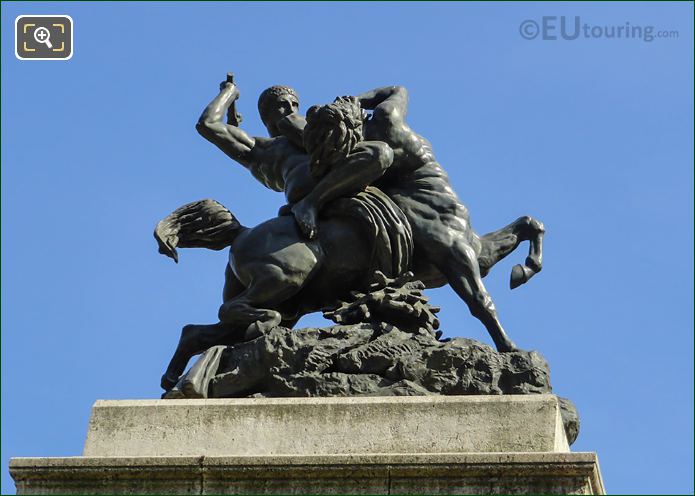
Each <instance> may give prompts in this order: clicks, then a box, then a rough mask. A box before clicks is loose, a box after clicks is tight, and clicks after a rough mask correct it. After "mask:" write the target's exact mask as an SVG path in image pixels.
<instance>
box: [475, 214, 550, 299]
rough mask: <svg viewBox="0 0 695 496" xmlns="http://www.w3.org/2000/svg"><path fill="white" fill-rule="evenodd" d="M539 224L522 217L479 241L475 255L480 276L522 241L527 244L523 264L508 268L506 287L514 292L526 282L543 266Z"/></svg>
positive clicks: (542, 228) (541, 224)
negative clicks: (507, 285) (527, 249)
mask: <svg viewBox="0 0 695 496" xmlns="http://www.w3.org/2000/svg"><path fill="white" fill-rule="evenodd" d="M544 233H545V228H544V227H543V223H542V222H540V221H538V220H537V219H534V218H533V217H529V216H524V217H519V218H518V219H517V220H515V221H514V222H512V223H511V224H509V225H508V226H505V227H503V228H502V229H499V230H497V231H493V232H491V233H488V234H486V235H485V236H483V237H481V238H480V243H481V250H480V254H479V255H478V262H479V265H480V272H481V274H482V276H483V277H484V276H485V275H487V273H488V272H489V271H490V269H491V268H492V267H493V266H494V265H495V264H496V263H497V262H499V261H500V260H502V259H503V258H505V257H506V256H507V255H509V254H510V253H511V252H513V251H514V250H515V249H516V248H517V246H519V244H520V243H521V242H522V241H529V254H528V256H527V257H526V261H525V262H524V265H521V264H517V265H515V266H514V267H512V273H511V277H510V281H509V286H510V287H511V288H512V289H514V288H516V287H519V286H521V285H522V284H524V283H526V282H528V280H529V279H531V277H533V276H534V275H535V274H537V273H538V272H540V271H541V269H542V267H543V265H542V262H543V234H544Z"/></svg>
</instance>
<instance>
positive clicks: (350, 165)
mask: <svg viewBox="0 0 695 496" xmlns="http://www.w3.org/2000/svg"><path fill="white" fill-rule="evenodd" d="M238 97H239V91H238V88H237V86H236V85H235V84H234V82H233V79H232V77H231V75H228V77H227V80H226V81H224V82H223V83H222V84H221V85H220V93H219V94H218V95H217V97H216V98H215V99H214V100H213V101H212V102H210V104H209V105H208V106H207V107H206V109H205V110H204V112H203V114H202V115H201V117H200V120H199V122H198V125H197V129H198V131H199V132H200V134H201V135H202V136H203V137H205V138H206V139H208V140H209V141H210V142H212V143H213V144H215V145H216V146H217V147H219V148H220V149H221V150H222V151H223V152H225V153H226V154H227V155H228V156H230V157H231V158H232V159H234V160H236V161H238V162H239V163H241V164H242V165H243V166H244V167H246V168H248V169H249V170H250V171H251V172H252V174H253V175H254V177H256V178H257V179H258V180H259V181H260V182H261V183H262V184H264V185H265V186H266V187H269V188H271V189H274V190H276V191H284V193H285V196H286V198H287V201H288V204H287V205H286V206H285V207H283V208H282V209H281V212H280V215H279V216H278V217H275V218H272V219H270V220H269V221H266V222H264V223H262V224H260V225H258V226H256V227H254V228H250V229H249V228H245V227H243V226H241V224H240V223H239V222H238V221H237V219H236V218H235V217H234V216H233V215H232V214H231V213H230V212H229V211H228V210H227V209H225V208H224V207H223V206H221V205H220V204H219V203H217V202H215V201H213V200H204V201H201V202H195V203H192V204H188V205H185V206H183V207H181V208H180V209H178V210H176V211H174V212H173V213H172V214H171V215H169V216H168V217H167V218H166V219H164V220H163V221H161V222H160V223H159V224H158V225H157V228H156V230H155V237H156V239H157V241H158V243H159V247H160V252H161V253H163V254H165V255H167V256H170V257H172V258H174V259H175V260H177V261H178V255H177V252H176V248H177V247H204V248H210V249H216V250H219V249H223V248H225V247H229V248H230V257H229V264H228V267H227V271H226V281H225V290H224V296H223V300H224V301H223V303H222V306H221V307H220V310H219V322H218V323H217V324H212V325H188V326H185V327H184V329H183V331H182V333H181V338H180V340H179V343H178V346H177V349H176V351H175V353H174V356H173V357H172V359H171V362H170V364H169V366H168V368H167V371H166V373H165V374H164V376H163V377H162V387H163V388H164V389H165V390H169V389H171V388H172V387H173V386H174V384H176V382H177V381H178V379H179V377H180V375H181V374H182V373H183V371H184V369H185V367H186V364H187V363H188V361H189V360H190V358H191V357H192V356H194V355H196V354H199V353H201V352H203V351H205V350H207V349H209V348H211V347H212V346H216V345H232V344H235V343H239V342H241V341H246V340H250V339H254V338H256V337H258V336H259V335H261V334H263V333H264V332H267V331H268V330H269V329H272V328H273V327H275V326H278V325H282V326H285V327H290V328H291V327H293V326H294V324H295V323H296V322H297V320H298V319H299V318H300V317H301V316H302V315H305V314H307V313H310V312H314V311H318V310H325V309H327V308H331V307H333V306H335V304H336V301H337V300H339V299H340V298H341V297H342V296H343V295H345V294H347V293H350V292H351V291H355V290H358V289H361V288H364V287H365V285H367V284H368V283H369V282H370V280H371V279H372V278H373V277H374V274H380V275H381V276H382V277H385V278H387V279H388V278H398V277H399V276H402V275H403V274H406V273H412V274H413V277H414V279H417V280H420V281H422V283H423V284H424V286H426V287H439V286H442V285H444V284H446V283H448V284H449V285H450V286H451V287H452V288H453V289H454V291H456V293H457V294H458V295H459V296H460V297H461V299H462V300H463V301H464V302H465V303H466V304H467V305H468V308H469V309H470V311H471V313H472V315H474V316H475V317H476V318H478V319H479V320H480V321H481V322H482V323H483V325H484V326H485V327H486V329H487V330H488V332H489V333H490V336H491V337H492V340H493V341H494V343H495V345H496V347H497V349H498V351H500V352H510V351H515V350H516V349H517V348H516V346H515V345H514V343H513V342H512V341H511V340H510V339H509V338H508V337H507V335H506V333H505V332H504V329H503V328H502V325H501V323H500V322H499V319H498V316H497V312H496V310H495V306H494V304H493V302H492V298H491V297H490V295H489V294H488V292H487V290H486V289H485V286H484V285H483V281H482V278H483V277H485V276H486V275H487V274H488V272H489V271H490V269H491V268H492V267H493V266H494V265H495V264H496V263H497V262H498V261H500V260H501V259H503V258H504V257H506V256H507V255H508V254H510V253H511V252H512V251H514V250H515V249H516V247H517V246H518V245H519V244H520V243H521V242H522V241H529V242H530V249H529V254H528V257H527V258H526V262H525V264H524V265H516V266H514V268H513V269H512V274H511V280H510V286H511V287H512V288H515V287H517V286H519V285H521V284H523V283H525V282H527V281H528V280H529V279H530V278H531V277H532V276H533V275H534V274H536V273H537V272H539V271H540V270H541V260H542V240H543V233H544V228H543V224H542V223H541V222H539V221H538V220H536V219H534V218H532V217H528V216H525V217H521V218H519V219H517V220H516V221H514V222H513V223H511V224H509V225H508V226H506V227H504V228H502V229H499V230H497V231H494V232H491V233H489V234H486V235H484V236H479V235H477V234H476V233H475V232H474V231H473V229H472V228H471V225H470V218H469V214H468V210H467V209H466V207H465V206H464V205H463V204H462V203H461V202H460V201H459V199H458V197H457V196H456V194H455V193H454V191H453V189H452V187H451V185H450V183H449V180H448V177H447V175H446V173H445V172H444V170H443V169H442V167H441V166H440V165H439V163H438V162H437V161H436V159H435V158H434V154H433V152H432V147H431V145H430V143H429V142H428V141H427V140H425V139H424V138H423V137H421V136H419V135H417V134H416V133H414V132H413V131H412V130H411V129H410V127H409V126H408V125H407V123H406V120H405V117H406V111H407V100H408V97H407V92H406V90H405V89H404V88H402V87H397V86H393V87H385V88H379V89H376V90H373V91H370V92H367V93H364V94H361V95H357V96H354V97H339V98H337V99H336V101H335V102H334V103H332V104H329V105H324V106H314V107H312V108H310V109H309V111H308V112H307V116H306V119H305V118H303V117H302V116H301V115H299V114H298V113H297V109H298V106H299V100H298V97H297V94H296V92H295V91H294V90H292V89H291V88H287V87H282V86H274V87H271V88H269V89H268V90H266V91H265V92H263V94H262V95H261V98H260V99H259V111H260V113H261V118H262V120H263V122H264V124H265V125H266V127H267V129H268V131H269V134H270V138H261V137H258V138H254V137H250V136H248V135H247V134H246V133H245V132H243V131H242V130H241V129H240V128H239V127H238V124H239V122H240V120H241V119H240V116H239V114H238V113H237V112H236V108H235V102H236V100H237V99H238ZM364 110H369V111H371V112H370V114H369V115H368V114H367V113H366V112H364ZM225 116H226V117H227V119H226V123H225V122H224V118H225ZM390 304H391V305H392V306H393V307H394V310H397V308H396V307H397V306H398V305H401V306H407V304H406V303H404V302H398V301H393V302H390Z"/></svg>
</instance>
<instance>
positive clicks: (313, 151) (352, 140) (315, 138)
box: [304, 96, 363, 178]
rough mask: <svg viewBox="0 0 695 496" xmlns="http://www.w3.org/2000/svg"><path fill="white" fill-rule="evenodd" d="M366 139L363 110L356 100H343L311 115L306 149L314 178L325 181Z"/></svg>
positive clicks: (305, 136)
mask: <svg viewBox="0 0 695 496" xmlns="http://www.w3.org/2000/svg"><path fill="white" fill-rule="evenodd" d="M362 139H363V136H362V109H361V108H360V104H359V102H358V100H357V99H356V98H354V97H345V96H341V97H338V98H336V99H335V101H334V102H333V103H331V104H328V105H321V106H319V105H314V106H313V107H311V108H310V109H309V110H308V111H307V114H306V127H305V128H304V148H306V151H307V152H308V153H309V155H310V156H311V162H310V166H311V173H312V175H313V176H314V177H316V178H320V177H322V176H323V175H325V174H326V172H328V170H329V169H330V168H331V167H333V166H334V165H335V164H336V163H337V162H340V161H341V160H344V159H345V157H347V156H348V154H349V153H350V152H351V151H352V149H353V148H354V147H355V145H357V143H359V142H360V141H362Z"/></svg>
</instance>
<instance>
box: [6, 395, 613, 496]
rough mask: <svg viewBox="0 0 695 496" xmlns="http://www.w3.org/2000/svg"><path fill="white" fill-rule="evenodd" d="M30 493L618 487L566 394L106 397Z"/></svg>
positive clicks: (596, 490) (25, 482) (36, 472)
mask: <svg viewBox="0 0 695 496" xmlns="http://www.w3.org/2000/svg"><path fill="white" fill-rule="evenodd" d="M10 472H11V473H12V477H13V478H14V480H15V483H16V485H17V490H18V493H19V494H66V493H70V494H289V493H301V494H307V493H322V494H326V493H353V494H391V493H397V494H406V493H418V494H419V493H430V494H452V493H459V494H460V493H469V494H493V493H504V494H529V493H546V494H547V493H556V494H604V489H603V484H602V482H601V476H600V471H599V468H598V461H597V458H596V455H595V454H593V453H571V452H569V448H568V446H567V441H566V437H565V433H564V430H563V426H562V421H561V418H560V409H559V406H558V403H557V399H556V398H555V396H553V395H525V396H419V397H349V398H278V399H266V398H263V399H229V400H226V399H217V400H143V401H97V403H96V404H95V405H94V408H93V412H92V418H91V420H90V424H89V431H88V434H87V441H86V443H85V449H84V453H83V456H78V457H65V458H15V459H12V460H11V462H10Z"/></svg>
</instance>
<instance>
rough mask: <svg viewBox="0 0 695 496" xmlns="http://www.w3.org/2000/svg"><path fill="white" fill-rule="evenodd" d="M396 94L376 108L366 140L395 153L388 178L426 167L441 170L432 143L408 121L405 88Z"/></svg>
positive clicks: (396, 90)
mask: <svg viewBox="0 0 695 496" xmlns="http://www.w3.org/2000/svg"><path fill="white" fill-rule="evenodd" d="M393 91H394V93H393V95H392V96H390V97H388V98H386V99H385V100H384V101H383V102H381V103H379V104H378V105H377V106H376V107H375V108H374V112H373V113H372V115H371V117H370V118H369V119H367V121H366V122H365V125H364V134H365V139H367V140H373V141H383V142H385V143H386V144H388V145H389V146H390V147H391V148H392V149H393V154H394V159H393V164H392V166H391V169H390V170H389V172H387V174H386V178H388V177H390V176H393V175H403V174H408V173H410V172H413V171H416V170H418V169H420V168H422V167H439V165H438V164H437V162H436V159H435V157H434V153H433V152H432V145H431V144H430V142H429V141H427V140H426V139H425V138H424V137H422V136H420V135H419V134H417V133H416V132H415V131H413V130H412V129H411V128H410V126H408V124H407V123H406V121H405V117H406V112H407V105H408V95H407V92H406V90H405V88H398V87H397V88H394V90H393Z"/></svg>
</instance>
